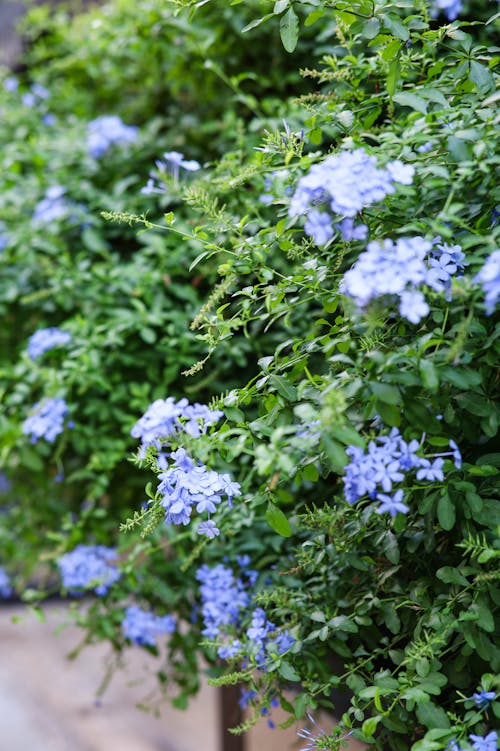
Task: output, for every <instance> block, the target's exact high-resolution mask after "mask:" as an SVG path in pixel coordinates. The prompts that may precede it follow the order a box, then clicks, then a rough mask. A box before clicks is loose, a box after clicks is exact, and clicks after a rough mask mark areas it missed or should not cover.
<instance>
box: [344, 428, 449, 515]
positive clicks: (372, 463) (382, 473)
mask: <svg viewBox="0 0 500 751" xmlns="http://www.w3.org/2000/svg"><path fill="white" fill-rule="evenodd" d="M422 442H423V436H422V439H421V440H420V441H416V440H412V441H410V442H409V443H408V442H406V441H405V440H404V439H403V437H402V435H401V434H400V432H399V430H398V429H397V428H393V429H392V430H391V432H390V433H389V435H388V436H378V438H376V439H375V440H373V441H370V443H369V444H368V450H367V451H366V452H365V451H363V449H362V448H360V447H359V446H348V448H347V449H346V454H347V455H348V456H349V457H350V459H351V461H350V462H349V464H347V466H346V467H345V476H344V477H343V483H344V495H345V498H346V501H347V502H348V503H351V504H352V503H355V502H356V501H358V500H359V499H360V498H362V497H363V496H365V495H367V496H368V497H369V498H370V499H371V500H378V501H379V502H380V506H379V507H378V509H377V513H379V514H381V513H385V512H387V513H389V514H390V515H391V516H396V514H397V513H398V512H399V513H402V514H406V513H407V512H408V510H409V509H408V506H407V505H406V504H405V503H403V498H404V494H403V490H402V489H401V488H399V489H397V490H396V491H395V492H394V493H393V494H392V495H388V494H389V493H390V491H392V490H393V487H394V484H395V483H400V482H403V481H404V480H405V479H406V477H407V475H408V473H409V472H413V471H415V472H416V478H417V480H420V481H421V480H426V481H428V482H434V481H438V482H442V481H443V480H444V473H443V469H442V468H443V465H444V460H443V459H442V457H443V456H450V457H452V458H453V461H454V463H455V466H456V467H457V468H459V467H460V466H461V463H462V458H461V456H460V451H459V450H458V447H457V445H456V443H455V442H454V441H451V442H450V448H451V449H452V451H448V452H444V453H442V454H440V455H434V456H433V459H434V461H432V462H430V461H429V459H428V458H427V457H423V456H419V455H418V454H417V451H418V450H419V449H420V447H421V444H422ZM452 444H453V445H452ZM381 491H384V492H381Z"/></svg>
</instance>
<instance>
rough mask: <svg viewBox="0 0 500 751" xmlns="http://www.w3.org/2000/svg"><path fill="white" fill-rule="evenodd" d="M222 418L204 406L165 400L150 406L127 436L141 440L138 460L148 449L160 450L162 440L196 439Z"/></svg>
mask: <svg viewBox="0 0 500 751" xmlns="http://www.w3.org/2000/svg"><path fill="white" fill-rule="evenodd" d="M223 415H224V413H223V412H221V411H220V410H217V409H209V408H208V407H206V406H205V405H204V404H198V403H195V404H189V402H188V400H187V399H180V400H179V401H178V402H176V401H175V400H174V399H173V397H171V396H169V397H168V399H157V400H156V401H155V402H153V403H152V404H150V405H149V407H148V409H147V410H146V412H145V413H144V415H143V416H142V417H141V418H140V420H138V421H137V422H136V424H135V425H134V427H133V428H132V430H131V431H130V434H131V435H132V436H133V437H134V438H140V439H141V441H142V443H141V449H140V451H139V456H141V457H144V455H145V453H146V449H147V448H148V446H155V447H156V448H157V449H160V448H161V446H162V440H163V439H165V438H169V437H170V436H173V435H174V434H176V433H180V432H186V433H188V435H190V436H192V437H194V438H197V437H198V436H200V435H201V434H202V433H205V432H206V430H207V428H208V426H209V425H213V424H214V423H216V422H218V420H220V418H221V417H223Z"/></svg>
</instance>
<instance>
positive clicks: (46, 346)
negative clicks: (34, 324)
mask: <svg viewBox="0 0 500 751" xmlns="http://www.w3.org/2000/svg"><path fill="white" fill-rule="evenodd" d="M70 341H71V334H68V332H67V331H62V329H58V328H57V327H56V326H52V327H50V328H47V329H38V331H35V333H34V334H33V335H32V336H30V338H29V341H28V355H29V356H30V357H31V359H32V360H36V359H37V357H40V355H43V354H44V353H45V352H48V351H49V350H51V349H53V348H54V347H63V346H64V345H66V344H69V342H70Z"/></svg>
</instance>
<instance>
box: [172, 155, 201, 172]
mask: <svg viewBox="0 0 500 751" xmlns="http://www.w3.org/2000/svg"><path fill="white" fill-rule="evenodd" d="M163 158H164V159H165V161H166V162H168V164H170V165H172V167H173V168H174V170H175V169H176V168H177V169H178V168H179V167H182V169H185V170H188V172H196V170H199V169H200V164H199V162H196V161H195V160H194V159H184V154H181V153H180V151H166V152H165V153H164V154H163Z"/></svg>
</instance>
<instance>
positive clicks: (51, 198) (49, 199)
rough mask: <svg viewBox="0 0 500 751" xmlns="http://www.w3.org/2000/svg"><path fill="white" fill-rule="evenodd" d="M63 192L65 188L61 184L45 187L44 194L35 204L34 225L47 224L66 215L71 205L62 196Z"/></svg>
mask: <svg viewBox="0 0 500 751" xmlns="http://www.w3.org/2000/svg"><path fill="white" fill-rule="evenodd" d="M65 193H66V188H64V187H63V186H62V185H52V187H50V188H47V190H46V192H45V196H44V197H43V198H42V200H41V201H39V202H38V203H37V204H36V206H35V209H34V211H33V217H32V220H31V221H32V223H33V224H34V225H37V224H48V223H49V222H53V221H54V220H56V219H63V218H64V217H66V216H68V214H69V212H70V210H71V207H70V205H69V204H68V202H67V201H66V199H65V197H64V194H65Z"/></svg>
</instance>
